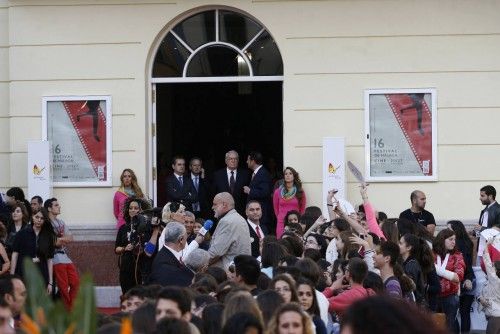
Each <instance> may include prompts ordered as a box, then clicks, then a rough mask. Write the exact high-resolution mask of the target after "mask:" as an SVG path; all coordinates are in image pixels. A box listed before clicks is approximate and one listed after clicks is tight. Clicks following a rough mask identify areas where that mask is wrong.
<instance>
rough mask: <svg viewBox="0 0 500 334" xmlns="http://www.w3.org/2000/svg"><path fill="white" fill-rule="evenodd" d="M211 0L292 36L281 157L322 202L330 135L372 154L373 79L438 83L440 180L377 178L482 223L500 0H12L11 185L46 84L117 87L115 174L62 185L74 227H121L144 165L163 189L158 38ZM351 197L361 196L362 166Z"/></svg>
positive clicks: (149, 181)
mask: <svg viewBox="0 0 500 334" xmlns="http://www.w3.org/2000/svg"><path fill="white" fill-rule="evenodd" d="M210 10H221V11H224V10H225V11H233V12H236V13H239V14H241V15H242V16H245V17H248V18H251V19H252V20H254V21H255V22H258V23H259V24H260V25H261V26H262V27H263V28H265V29H266V30H267V31H268V32H269V34H270V35H271V36H272V38H273V40H274V42H275V44H276V46H277V48H278V49H279V53H280V56H281V59H282V64H283V73H282V74H281V75H280V74H277V75H274V79H273V80H275V81H276V82H282V97H280V98H282V125H283V132H282V142H283V145H282V146H283V149H282V157H279V159H280V161H282V162H283V164H284V165H290V166H293V167H295V168H296V169H297V170H298V171H299V172H300V174H301V177H302V180H303V182H304V188H305V191H306V193H307V196H308V200H309V203H310V204H315V205H321V202H322V198H321V197H322V170H321V168H322V139H323V137H328V136H340V137H345V143H346V160H351V161H353V162H354V163H355V164H357V165H358V166H364V164H365V159H366V156H365V137H364V136H365V131H364V115H365V111H364V100H363V92H364V90H365V89H382V88H392V89H407V88H415V89H418V88H435V89H436V91H437V130H438V138H437V158H438V162H439V165H438V180H437V181H435V182H420V183H416V182H381V183H373V184H372V185H371V186H370V198H371V200H372V201H373V203H374V205H375V207H376V208H378V209H380V210H382V211H385V212H387V213H388V215H389V216H397V215H398V214H399V212H400V211H402V210H404V209H405V208H408V207H409V206H410V202H409V194H410V192H411V191H412V190H414V189H421V190H423V191H424V192H425V193H426V194H427V199H428V204H427V208H428V209H429V210H430V211H432V212H433V213H434V215H435V216H436V219H437V220H439V221H446V220H448V219H452V218H453V219H462V220H464V221H467V222H472V221H474V220H475V219H477V217H478V215H479V211H480V210H481V205H480V202H479V201H478V195H479V188H480V187H481V186H483V185H485V184H492V185H494V186H496V187H497V188H500V182H499V181H500V178H499V174H498V171H499V170H500V158H499V157H498V156H497V155H496V154H495V152H497V151H498V149H499V148H500V132H499V131H498V124H499V123H500V103H499V102H498V98H497V95H498V91H500V58H499V57H498V54H499V53H500V1H498V0H491V1H481V2H477V1H472V0H460V1H452V0H443V1H436V0H424V1H418V2H417V1H406V0H404V1H379V0H375V1H341V0H331V1H286V0H283V1H275V0H269V1H268V0H258V1H243V0H234V1H218V2H216V3H213V2H210V1H203V0H200V1H195V0H180V1H173V0H148V1H133V0H99V1H90V0H11V1H7V0H0V175H1V177H0V189H3V190H5V189H7V188H9V187H11V186H21V187H24V188H26V186H27V175H26V174H27V173H26V164H27V142H28V141H29V140H39V139H42V128H43V127H42V98H43V97H45V96H66V95H72V96H74V95H106V96H111V98H112V101H113V103H112V161H113V163H112V187H85V188H81V187H70V188H54V196H55V197H57V198H59V200H60V202H61V205H62V207H63V209H62V211H63V214H62V216H63V217H64V219H65V220H66V222H67V223H68V224H69V225H70V226H71V227H73V228H74V229H76V230H82V231H90V230H92V231H93V232H91V233H90V234H86V235H87V236H89V235H92V236H93V237H92V238H99V236H101V237H102V238H103V239H112V238H113V233H114V226H115V219H114V217H113V213H112V198H113V194H114V192H115V191H116V188H117V187H118V186H119V183H120V182H119V176H120V173H121V171H122V170H123V169H124V168H132V169H133V170H134V171H135V172H136V173H137V176H138V178H139V183H140V185H141V186H142V188H143V189H144V190H146V192H147V193H148V195H149V196H150V197H156V195H157V194H155V191H158V189H156V181H155V177H157V175H155V167H157V163H158V162H157V160H156V159H157V156H156V152H155V151H154V148H155V147H154V146H155V139H154V138H153V134H152V132H153V131H154V123H155V119H154V112H155V110H154V107H155V106H154V105H155V102H156V101H155V97H154V94H155V93H156V92H155V91H154V90H155V83H158V81H155V80H154V78H153V67H154V61H155V56H156V54H157V52H158V48H159V46H160V44H161V42H162V40H163V39H164V38H165V37H166V36H167V34H168V33H169V31H171V30H172V29H173V28H174V27H175V26H176V25H177V24H179V23H180V22H182V21H183V20H185V19H186V18H188V17H190V16H192V15H194V14H196V13H200V12H203V11H210ZM214 80H215V81H216V79H214ZM257 80H258V79H257ZM263 80H264V79H263ZM280 144H281V143H280ZM219 158H220V160H221V161H222V160H223V157H222V156H221V157H219ZM347 197H348V198H349V199H350V200H351V201H352V202H353V203H357V202H359V201H360V197H359V193H358V184H357V182H356V180H355V179H353V178H352V176H351V175H350V174H349V173H347ZM82 239H85V237H84V236H82Z"/></svg>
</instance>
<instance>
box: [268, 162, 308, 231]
mask: <svg viewBox="0 0 500 334" xmlns="http://www.w3.org/2000/svg"><path fill="white" fill-rule="evenodd" d="M283 175H284V179H283V182H282V183H281V184H280V186H279V187H278V188H277V189H276V190H275V191H274V195H273V207H274V214H275V215H276V219H277V225H276V237H277V238H278V239H279V238H280V237H281V235H282V234H283V231H284V229H285V223H284V219H285V216H286V214H287V212H288V211H292V210H295V211H299V212H300V213H301V214H302V213H304V210H305V207H306V194H305V193H304V191H303V190H302V181H300V177H299V173H297V171H296V170H295V169H293V168H292V167H286V168H285V170H284V171H283Z"/></svg>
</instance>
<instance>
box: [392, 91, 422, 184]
mask: <svg viewBox="0 0 500 334" xmlns="http://www.w3.org/2000/svg"><path fill="white" fill-rule="evenodd" d="M385 97H386V98H387V102H388V103H389V106H390V107H391V110H392V113H393V114H394V117H395V118H396V120H397V122H398V124H399V127H400V128H401V131H402V132H403V134H404V136H405V138H406V141H407V142H408V144H409V146H410V148H411V150H412V152H413V154H414V155H415V159H417V162H418V165H419V166H420V169H421V171H422V173H423V174H424V175H429V176H430V175H432V114H431V112H430V109H429V106H428V105H427V102H426V101H425V99H424V94H423V93H415V94H386V95H385Z"/></svg>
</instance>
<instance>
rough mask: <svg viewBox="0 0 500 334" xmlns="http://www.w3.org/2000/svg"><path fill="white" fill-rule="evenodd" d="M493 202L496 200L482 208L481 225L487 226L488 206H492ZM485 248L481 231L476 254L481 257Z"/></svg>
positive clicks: (484, 240)
mask: <svg viewBox="0 0 500 334" xmlns="http://www.w3.org/2000/svg"><path fill="white" fill-rule="evenodd" d="M495 203H496V201H493V202H491V203H490V204H489V205H488V206H487V207H486V209H485V210H484V213H483V218H482V221H481V226H484V227H488V208H489V207H490V206H492V205H493V204H495ZM485 248H486V239H485V238H484V236H483V235H482V233H481V234H480V236H479V246H478V248H477V256H478V257H482V256H483V252H484V249H485Z"/></svg>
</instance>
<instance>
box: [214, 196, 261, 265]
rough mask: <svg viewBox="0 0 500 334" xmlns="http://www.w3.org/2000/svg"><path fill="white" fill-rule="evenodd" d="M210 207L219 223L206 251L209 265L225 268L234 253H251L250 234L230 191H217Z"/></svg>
mask: <svg viewBox="0 0 500 334" xmlns="http://www.w3.org/2000/svg"><path fill="white" fill-rule="evenodd" d="M212 209H213V210H214V215H215V218H217V219H219V223H218V224H217V227H216V229H215V232H214V234H213V236H212V242H211V244H210V248H209V249H208V253H209V254H210V265H213V266H217V267H221V268H223V269H227V268H228V267H229V265H230V263H231V261H233V259H234V257H235V256H236V255H240V254H246V255H251V254H252V251H251V247H250V244H251V242H250V234H249V233H248V225H247V223H246V222H245V219H244V218H243V217H242V216H241V215H240V214H239V213H238V212H236V210H235V208H234V199H233V196H231V194H230V193H227V192H223V193H219V194H217V195H216V196H215V197H214V201H213V206H212Z"/></svg>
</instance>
